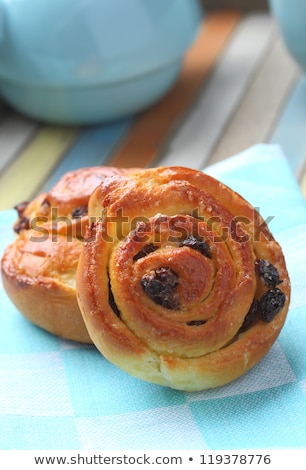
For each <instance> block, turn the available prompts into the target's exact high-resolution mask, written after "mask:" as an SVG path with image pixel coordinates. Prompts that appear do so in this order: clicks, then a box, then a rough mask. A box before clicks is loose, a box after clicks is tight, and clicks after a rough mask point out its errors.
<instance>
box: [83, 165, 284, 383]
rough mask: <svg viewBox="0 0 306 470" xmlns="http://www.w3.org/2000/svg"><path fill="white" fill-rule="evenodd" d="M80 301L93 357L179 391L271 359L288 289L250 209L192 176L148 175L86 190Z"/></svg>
mask: <svg viewBox="0 0 306 470" xmlns="http://www.w3.org/2000/svg"><path fill="white" fill-rule="evenodd" d="M89 215H90V216H92V217H93V218H94V219H95V222H94V223H92V225H91V226H90V227H89V229H88V231H87V235H86V242H85V243H84V245H83V247H82V253H81V257H80V261H79V265H78V269H77V296H78V302H79V306H80V309H81V312H82V315H83V318H84V321H85V324H86V326H87V329H88V332H89V334H90V336H91V338H92V340H93V342H94V344H95V345H96V347H97V348H98V349H99V350H100V352H101V353H102V354H103V355H104V356H105V357H106V358H107V359H108V360H109V361H111V362H112V363H113V364H115V365H117V366H118V367H120V368H121V369H123V370H124V371H126V372H127V373H129V374H131V375H133V376H135V377H138V378H140V379H143V380H145V381H149V382H153V383H156V384H160V385H164V386H169V387H172V388H175V389H179V390H184V391H199V390H205V389H209V388H214V387H218V386H221V385H224V384H227V383H229V382H231V381H233V380H234V379H236V378H238V377H239V376H241V375H242V374H244V373H245V372H246V371H248V370H249V369H250V368H251V367H253V366H254V365H255V364H256V363H257V362H258V361H259V360H260V359H262V357H263V356H264V355H265V354H266V353H267V352H268V351H269V349H270V348H271V346H272V344H273V343H274V342H275V340H276V338H277V336H278V334H279V333H280V331H281V328H282V326H283V325H284V322H285V319H286V315H287V312H288V306H289V300H290V282H289V277H288V273H287V270H286V265H285V260H284V256H283V253H282V250H281V247H280V245H279V244H278V243H277V241H275V239H274V238H273V236H272V234H271V233H270V231H269V229H268V227H267V225H266V224H265V222H264V220H263V219H262V218H261V216H260V215H259V213H257V212H256V210H255V209H254V207H252V205H251V204H249V203H248V202H247V201H246V200H245V199H244V198H242V197H241V196H240V195H239V194H237V193H236V192H235V191H233V190H232V189H230V188H229V187H227V186H225V185H224V184H222V183H221V182H219V181H217V180H216V179H214V178H212V177H210V176H207V175H205V174H203V173H202V172H200V171H196V170H191V169H187V168H182V167H160V168H155V169H147V170H145V171H144V172H143V173H142V174H141V175H137V174H136V175H132V176H131V177H130V178H127V177H126V176H124V175H117V176H115V177H113V178H107V179H106V180H105V181H104V183H102V184H100V185H99V186H98V187H97V189H96V190H95V191H94V192H93V194H92V196H91V198H90V201H89Z"/></svg>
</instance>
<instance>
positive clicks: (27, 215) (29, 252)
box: [1, 166, 136, 343]
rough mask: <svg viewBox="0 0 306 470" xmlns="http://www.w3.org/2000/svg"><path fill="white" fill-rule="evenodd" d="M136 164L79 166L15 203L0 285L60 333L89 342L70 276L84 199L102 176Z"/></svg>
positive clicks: (84, 220) (84, 217) (33, 317)
mask: <svg viewBox="0 0 306 470" xmlns="http://www.w3.org/2000/svg"><path fill="white" fill-rule="evenodd" d="M133 171H136V170H133V169H131V170H125V169H118V168H113V167H104V166H101V167H99V166H97V167H89V168H80V169H78V170H74V171H71V172H68V173H66V174H65V175H63V177H62V178H61V179H60V180H59V181H58V182H57V183H56V184H55V185H54V186H53V188H51V190H50V191H49V192H47V193H41V194H39V195H38V196H37V197H36V198H35V199H33V201H30V202H29V203H22V204H19V205H18V206H17V207H16V209H17V211H18V220H17V221H16V223H15V224H14V229H15V231H16V232H17V233H18V236H17V237H16V239H15V241H13V242H12V243H11V244H10V245H9V246H8V247H7V248H6V250H5V252H4V255H3V258H2V261H1V270H2V278H3V284H4V288H5V290H6V292H7V294H8V296H9V297H10V299H11V300H12V302H13V303H14V304H15V306H16V307H17V308H18V309H19V311H20V312H21V313H22V314H23V315H24V316H25V317H26V318H28V319H29V320H30V321H31V322H33V323H34V324H36V325H38V326H40V327H41V328H43V329H45V330H47V331H49V332H51V333H53V334H55V335H58V336H60V337H63V338H66V339H69V340H74V341H79V342H83V343H91V342H92V340H91V338H90V337H89V334H88V332H87V328H86V327H85V324H84V321H83V318H82V315H81V313H80V309H79V306H78V303H77V299H76V286H75V276H76V268H77V263H78V260H79V255H80V251H81V247H82V243H83V237H84V233H85V230H86V228H87V225H88V208H87V206H88V200H89V196H90V194H91V193H92V191H93V190H94V189H95V188H96V186H97V185H98V184H99V183H101V181H103V179H105V178H107V177H109V176H111V175H116V174H118V173H120V174H125V173H127V174H129V173H131V172H133Z"/></svg>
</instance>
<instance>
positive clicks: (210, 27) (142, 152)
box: [109, 11, 241, 167]
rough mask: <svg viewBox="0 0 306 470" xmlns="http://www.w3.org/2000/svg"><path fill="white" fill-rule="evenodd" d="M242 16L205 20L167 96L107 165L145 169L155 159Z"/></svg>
mask: <svg viewBox="0 0 306 470" xmlns="http://www.w3.org/2000/svg"><path fill="white" fill-rule="evenodd" d="M240 18H241V13H240V12H238V11H221V12H215V13H211V14H209V15H207V16H206V18H205V19H204V21H203V25H202V27H201V29H200V32H199V35H198V37H197V39H196V41H195V42H194V44H193V45H192V47H191V48H190V49H189V50H188V52H187V54H186V57H185V60H184V62H183V66H182V70H181V73H180V76H179V77H178V80H177V82H176V83H175V85H174V86H173V88H172V89H171V90H170V91H169V92H168V94H167V95H166V96H165V97H164V98H163V99H162V100H161V101H159V102H158V103H157V104H155V105H153V106H152V107H151V108H150V109H149V110H147V111H146V112H144V113H143V114H142V115H141V116H140V117H139V118H138V119H137V120H136V122H135V124H134V126H133V127H132V129H131V130H130V132H129V133H128V135H127V137H126V139H125V140H124V141H123V142H122V145H121V146H120V147H119V148H118V150H117V152H116V153H115V154H114V155H113V157H112V159H111V161H110V162H109V164H110V165H113V166H117V167H121V166H122V167H146V166H149V165H150V164H151V163H152V162H153V161H154V160H155V159H156V158H157V157H158V154H159V152H160V149H161V147H162V145H163V144H164V142H165V140H166V139H167V137H169V135H170V133H171V132H173V131H174V128H175V125H177V123H178V121H179V119H180V118H182V116H183V114H184V113H185V112H186V111H187V110H188V108H189V106H190V105H191V103H192V100H194V99H195V97H196V94H197V93H198V92H199V90H200V87H201V86H203V84H204V80H205V78H206V77H207V76H208V75H209V73H210V72H211V70H212V68H213V66H214V65H215V64H216V62H217V60H218V58H219V56H220V54H221V52H222V50H223V48H224V47H225V45H226V43H227V41H228V39H229V37H230V35H231V33H232V32H233V30H234V28H235V26H236V25H237V23H238V21H239V19H240Z"/></svg>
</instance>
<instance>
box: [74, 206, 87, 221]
mask: <svg viewBox="0 0 306 470" xmlns="http://www.w3.org/2000/svg"><path fill="white" fill-rule="evenodd" d="M87 214H88V206H79V207H76V208H75V209H74V210H73V211H72V213H71V215H72V218H73V219H76V218H77V217H83V216H84V215H87Z"/></svg>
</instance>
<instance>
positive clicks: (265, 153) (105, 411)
mask: <svg viewBox="0 0 306 470" xmlns="http://www.w3.org/2000/svg"><path fill="white" fill-rule="evenodd" d="M206 172H207V173H210V174H211V175H213V176H216V177H217V178H219V179H220V180H222V181H224V182H225V183H226V184H228V185H230V186H231V187H232V188H233V189H235V190H237V191H238V192H240V193H241V194H242V195H243V196H244V197H246V198H247V199H249V200H250V202H252V204H253V205H254V206H256V207H258V208H260V212H261V214H262V216H263V217H264V218H265V219H268V218H269V220H270V219H271V221H270V222H269V226H270V228H271V230H272V232H273V233H274V235H275V237H276V238H277V239H278V241H279V242H280V243H281V244H282V247H283V250H284V252H285V256H286V259H287V265H288V269H289V273H290V276H291V281H292V302H291V308H290V312H289V316H288V320H287V322H286V324H285V327H284V328H283V330H282V332H281V334H280V337H279V340H278V341H277V343H276V344H275V345H274V346H273V348H272V349H271V351H270V353H269V354H268V355H267V356H266V357H265V358H264V359H263V360H262V361H261V362H260V364H258V365H257V366H256V367H255V368H254V369H253V370H251V371H250V372H249V373H248V374H246V375H245V376H244V377H241V378H240V379H238V380H237V381H236V382H234V383H232V384H230V385H228V386H225V387H222V388H219V389H216V390H210V391H206V392H200V393H184V392H179V391H174V390H170V389H168V388H163V387H160V386H157V385H152V384H148V383H145V382H142V381H141V380H138V379H134V378H132V377H130V376H128V375H127V374H126V373H124V372H122V371H121V370H119V369H118V368H116V367H115V366H113V365H111V364H110V363H108V362H107V361H106V360H105V359H104V358H103V357H102V356H101V355H100V354H99V353H98V352H97V351H96V349H95V348H94V347H92V346H82V345H79V344H74V343H70V342H66V341H63V340H59V339H58V338H56V337H53V336H51V335H50V334H48V333H46V332H44V331H42V330H40V329H39V328H36V327H35V326H33V325H31V324H30V323H29V322H27V321H26V320H25V319H24V318H23V317H22V316H21V315H20V314H19V313H18V311H17V310H16V309H15V307H14V306H13V305H12V304H11V303H10V301H9V300H8V298H7V296H6V294H5V292H4V291H3V288H2V287H1V291H0V301H1V311H0V377H1V380H0V449H2V450H3V449H14V450H15V449H34V450H38V449H49V450H53V449H65V450H72V449H75V450H82V449H83V450H85V449H88V450H90V449H95V450H96V449H99V450H115V449H122V450H136V449H137V450H150V449H156V450H162V449H164V450H169V449H180V450H184V449H186V450H187V449H201V450H205V449H237V448H240V449H243V448H256V449H259V448H262V449H265V448H266V449H267V448H268V449H271V448H305V447H306V406H305V403H306V341H305V338H306V294H305V291H306V289H305V282H306V281H305V279H306V248H305V233H306V207H305V203H304V200H303V198H302V196H301V194H300V191H299V188H298V185H297V183H296V182H295V179H294V177H293V176H292V174H291V173H290V167H289V165H288V162H287V161H286V159H285V158H284V156H283V154H282V152H281V150H280V149H279V148H278V147H275V146H268V145H258V146H255V147H252V148H251V149H249V150H247V151H245V152H243V153H242V154H240V155H238V156H235V157H233V158H231V159H229V160H228V161H226V162H222V163H219V164H216V165H215V166H213V167H211V168H208V169H206ZM272 217H273V218H272ZM14 218H15V214H14V213H13V212H4V213H1V215H0V223H1V251H2V249H3V248H4V246H5V245H6V244H7V243H8V242H9V241H10V240H11V238H12V231H11V224H12V222H13V220H14Z"/></svg>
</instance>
